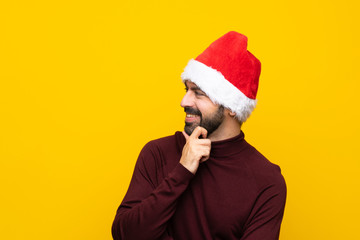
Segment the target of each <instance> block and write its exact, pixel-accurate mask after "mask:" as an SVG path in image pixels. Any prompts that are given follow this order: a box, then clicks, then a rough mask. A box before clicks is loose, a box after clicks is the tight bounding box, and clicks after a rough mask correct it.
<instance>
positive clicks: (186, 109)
mask: <svg viewBox="0 0 360 240" xmlns="http://www.w3.org/2000/svg"><path fill="white" fill-rule="evenodd" d="M184 112H186V113H188V114H194V115H199V116H201V115H202V114H201V112H200V111H199V109H196V108H192V107H184Z"/></svg>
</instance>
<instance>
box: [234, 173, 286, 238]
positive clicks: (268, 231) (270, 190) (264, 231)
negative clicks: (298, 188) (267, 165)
mask: <svg viewBox="0 0 360 240" xmlns="http://www.w3.org/2000/svg"><path fill="white" fill-rule="evenodd" d="M285 201H286V184H285V181H284V178H283V177H282V175H279V176H278V177H277V180H276V181H275V182H274V183H273V184H271V185H269V186H267V187H264V188H263V189H262V191H261V192H260V194H259V196H258V198H257V199H256V202H255V205H254V207H253V209H252V211H251V214H250V216H249V218H248V221H247V223H246V225H245V229H244V234H243V236H242V238H241V240H277V239H279V233H280V226H281V221H282V217H283V214H284V208H285Z"/></svg>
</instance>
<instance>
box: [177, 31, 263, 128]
mask: <svg viewBox="0 0 360 240" xmlns="http://www.w3.org/2000/svg"><path fill="white" fill-rule="evenodd" d="M260 69H261V64H260V61H259V60H258V59H257V58H256V57H255V56H254V55H252V54H251V53H250V52H249V51H248V50H247V37H246V36H244V35H242V34H240V33H237V32H234V31H232V32H228V33H227V34H225V35H224V36H222V37H220V38H219V39H217V40H216V41H215V42H213V43H212V44H211V45H210V46H209V47H208V48H207V49H205V51H204V52H203V53H201V54H200V55H199V56H198V57H197V58H196V59H195V60H194V59H191V60H190V61H189V62H188V64H187V66H186V67H185V70H184V72H183V73H182V74H181V79H182V81H183V82H185V81H186V80H189V81H191V82H193V83H195V84H196V85H197V86H198V87H199V88H200V89H201V90H202V91H204V92H205V93H206V94H207V95H208V97H209V98H210V99H211V100H212V101H213V102H214V103H215V104H220V105H223V106H224V107H226V108H228V109H230V110H231V111H232V112H234V113H236V117H237V119H238V120H239V121H241V122H245V121H246V119H247V118H248V117H249V116H250V114H251V112H252V111H253V110H254V108H255V106H256V93H257V89H258V84H259V76H260Z"/></svg>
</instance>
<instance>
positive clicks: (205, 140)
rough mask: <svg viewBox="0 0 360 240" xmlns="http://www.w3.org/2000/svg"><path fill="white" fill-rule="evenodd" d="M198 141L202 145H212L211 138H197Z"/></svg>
mask: <svg viewBox="0 0 360 240" xmlns="http://www.w3.org/2000/svg"><path fill="white" fill-rule="evenodd" d="M196 142H197V143H198V144H200V145H203V146H207V147H211V140H210V139H208V138H205V139H196Z"/></svg>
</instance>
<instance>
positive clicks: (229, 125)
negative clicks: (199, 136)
mask: <svg viewBox="0 0 360 240" xmlns="http://www.w3.org/2000/svg"><path fill="white" fill-rule="evenodd" d="M240 132H241V123H239V122H238V121H237V120H235V119H233V118H231V119H229V118H225V119H224V121H223V122H222V123H221V124H220V126H219V127H218V129H216V130H215V131H214V132H213V133H211V134H210V135H209V136H208V138H209V139H210V140H211V141H212V142H215V141H221V140H225V139H228V138H232V137H235V136H237V135H239V134H240Z"/></svg>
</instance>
